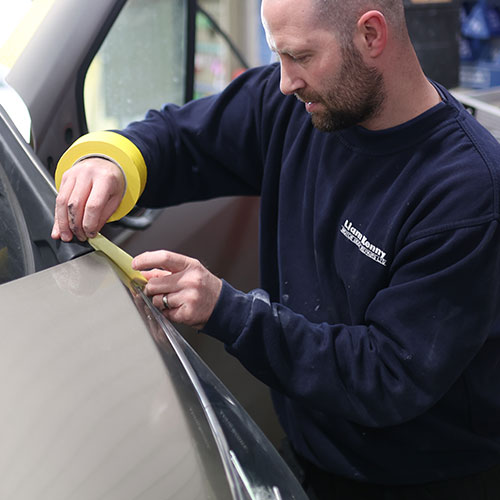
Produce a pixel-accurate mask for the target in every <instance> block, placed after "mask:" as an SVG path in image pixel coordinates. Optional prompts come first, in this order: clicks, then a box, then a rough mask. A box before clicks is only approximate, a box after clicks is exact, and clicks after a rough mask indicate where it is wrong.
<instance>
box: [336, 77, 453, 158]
mask: <svg viewBox="0 0 500 500" xmlns="http://www.w3.org/2000/svg"><path fill="white" fill-rule="evenodd" d="M432 83H433V84H434V85H435V87H436V89H437V90H438V92H439V93H440V95H441V98H442V101H441V102H440V103H438V104H436V105H435V106H433V107H432V108H430V109H428V110H427V111H425V112H424V113H422V114H421V115H419V116H417V117H416V118H413V119H412V120H410V121H408V122H405V123H403V124H401V125H397V126H396V127H391V128H388V129H384V130H368V129H366V128H364V127H361V126H359V125H356V126H354V127H350V128H348V129H345V130H342V131H340V132H338V137H339V139H340V140H341V141H342V142H343V143H344V144H345V145H346V146H347V147H348V148H350V149H353V150H356V151H357V152H365V153H367V154H371V155H386V154H390V153H395V152H397V151H403V150H404V149H406V148H409V147H413V146H415V145H416V144H418V143H419V142H421V141H423V140H425V139H426V138H427V137H428V136H429V135H430V134H432V133H433V132H435V131H436V130H437V129H439V128H442V127H443V125H444V123H445V122H446V121H448V120H452V119H456V117H457V115H458V113H459V109H460V108H459V106H460V105H459V104H458V103H457V101H456V100H455V99H454V98H453V97H452V96H451V95H450V94H449V93H448V92H447V91H446V90H445V89H444V88H443V87H441V86H439V85H438V84H435V83H434V82H432Z"/></svg>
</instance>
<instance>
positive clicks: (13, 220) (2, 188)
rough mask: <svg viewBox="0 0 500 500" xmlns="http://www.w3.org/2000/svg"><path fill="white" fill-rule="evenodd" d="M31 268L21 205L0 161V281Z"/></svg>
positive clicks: (31, 256) (30, 257)
mask: <svg viewBox="0 0 500 500" xmlns="http://www.w3.org/2000/svg"><path fill="white" fill-rule="evenodd" d="M33 271H34V262H33V255H32V252H31V243H30V239H29V234H28V230H27V229H26V225H25V223H24V218H23V215H22V210H21V207H20V206H19V203H18V201H17V199H16V197H15V194H14V192H13V190H12V188H11V186H10V184H9V181H8V180H7V175H6V174H5V172H4V170H3V166H2V164H1V163H0V284H1V283H5V282H7V281H12V280H14V279H17V278H21V277H23V276H25V275H26V274H29V273H31V272H33Z"/></svg>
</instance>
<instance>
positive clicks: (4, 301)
mask: <svg viewBox="0 0 500 500" xmlns="http://www.w3.org/2000/svg"><path fill="white" fill-rule="evenodd" d="M136 302H137V303H138V305H139V306H141V303H140V300H139V301H138V299H137V298H136ZM0 304H1V305H0V310H1V316H0V317H1V318H2V320H1V321H2V327H1V329H0V408H1V410H0V442H1V443H2V444H1V446H0V477H2V481H1V482H0V498H2V499H3V500H9V499H15V500H28V499H29V500H32V499H37V500H45V499H47V500H49V499H50V500H63V499H64V500H68V499H75V500H79V499H82V500H84V499H85V500H93V499H109V500H128V499H130V500H132V499H148V500H159V499H161V500H164V499H179V500H181V499H182V500H185V499H193V500H195V499H216V500H221V499H224V498H231V494H230V491H229V489H228V485H227V480H226V477H225V474H224V470H223V468H222V463H221V461H220V457H219V455H218V452H217V448H216V446H215V443H214V442H213V437H212V435H211V434H210V433H209V432H208V431H207V430H206V429H207V426H206V422H204V420H203V415H202V414H201V415H202V417H201V418H197V426H195V427H193V425H192V423H190V421H189V420H187V419H186V412H187V413H189V414H191V415H193V414H195V415H196V413H197V412H198V411H199V408H197V406H196V405H197V403H196V398H195V397H194V396H193V395H191V396H189V397H187V398H186V399H184V396H183V395H182V394H180V392H179V387H178V386H179V384H178V380H179V379H181V378H182V377H183V374H182V371H181V370H179V372H178V373H175V374H174V373H167V368H168V370H170V369H172V367H174V366H175V359H176V358H175V356H174V354H173V353H172V360H173V361H172V362H170V363H164V361H163V360H162V355H161V354H160V352H159V351H158V349H157V346H156V345H155V342H154V340H153V339H152V337H151V336H150V335H149V333H148V327H147V324H146V322H145V321H144V319H143V317H142V315H141V314H139V313H138V310H137V308H136V307H135V306H134V298H133V296H132V294H131V293H130V292H129V291H128V290H127V289H126V288H125V287H124V285H123V284H122V282H121V281H120V280H119V278H118V276H117V274H116V273H115V271H114V269H113V268H112V266H111V265H110V264H109V262H108V261H107V259H106V258H105V257H104V256H102V255H100V254H99V253H92V254H89V255H86V256H84V257H80V258H78V259H76V260H74V261H70V262H67V263H65V264H62V265H59V266H56V267H54V268H51V269H49V270H47V271H43V272H40V273H37V274H35V275H31V276H28V277H25V278H22V279H20V280H17V281H13V282H10V283H7V284H5V285H2V286H0ZM167 356H168V353H167ZM163 357H165V352H163ZM174 384H175V387H174ZM181 391H182V389H181ZM180 398H182V404H181V402H180Z"/></svg>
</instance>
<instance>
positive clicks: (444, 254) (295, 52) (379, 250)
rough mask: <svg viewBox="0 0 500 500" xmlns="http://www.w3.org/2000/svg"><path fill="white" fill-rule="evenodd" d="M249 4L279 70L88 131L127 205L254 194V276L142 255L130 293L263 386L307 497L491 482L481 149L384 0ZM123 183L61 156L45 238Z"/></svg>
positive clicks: (489, 222) (498, 314)
mask: <svg viewBox="0 0 500 500" xmlns="http://www.w3.org/2000/svg"><path fill="white" fill-rule="evenodd" d="M262 17H263V23H264V26H265V28H266V32H267V36H268V41H269V44H270V46H271V48H272V49H273V50H274V51H275V52H276V53H277V55H278V56H279V59H280V65H279V66H278V65H271V66H269V67H264V68H256V69H253V70H249V71H247V72H246V73H245V74H244V75H243V76H241V77H240V78H238V79H237V80H236V81H235V82H233V83H232V84H231V85H230V86H229V87H228V88H227V89H226V90H225V91H224V92H223V93H222V94H221V95H219V96H215V97H210V98H207V99H203V100H200V101H196V102H193V103H190V104H188V105H186V106H184V107H181V108H178V107H176V106H166V107H165V108H164V109H163V110H162V111H159V112H156V111H151V112H149V113H148V115H147V116H146V119H145V120H144V121H143V122H139V123H133V124H131V125H130V126H128V127H127V128H126V129H125V130H124V131H122V132H120V133H109V135H108V139H107V140H109V141H110V142H112V143H113V142H116V141H118V142H120V148H121V150H123V151H125V152H127V154H129V156H130V158H135V159H134V160H133V163H134V164H137V166H139V164H140V165H141V168H142V170H145V169H146V168H147V176H148V177H147V182H146V186H145V189H144V192H143V194H142V196H141V198H140V200H139V203H140V204H143V205H145V206H167V205H173V204H176V203H180V202H184V201H188V200H195V199H197V200H199V199H206V198H209V197H213V196H223V195H234V194H259V195H260V196H261V275H262V290H256V291H254V292H251V293H249V294H246V293H243V292H240V291H238V290H235V289H234V288H232V287H231V286H230V285H229V284H228V283H226V282H224V281H221V280H220V279H219V278H217V277H216V276H214V275H212V274H211V273H210V272H209V271H208V270H207V269H205V268H204V267H203V266H202V265H201V264H200V263H199V262H198V261H196V260H193V259H190V258H188V257H185V256H182V255H177V254H174V253H172V252H168V251H158V252H150V253H145V254H142V255H139V256H137V257H136V258H135V259H134V267H135V268H137V269H139V270H142V271H144V272H145V274H146V276H147V277H148V278H149V283H148V285H147V286H146V293H148V294H149V295H150V296H151V297H152V300H153V303H154V304H155V305H156V306H157V307H159V308H161V309H162V310H163V313H164V314H165V316H166V317H167V318H169V319H171V320H173V321H176V322H181V323H186V324H190V325H193V326H195V327H197V328H199V329H200V330H201V331H202V332H203V333H205V334H208V335H211V336H213V337H216V338H218V339H219V340H221V341H222V342H224V343H225V345H226V348H227V350H228V351H229V352H230V353H232V354H233V355H234V356H236V357H237V358H238V359H239V360H240V361H241V362H242V363H243V364H244V365H245V366H246V367H247V368H248V369H249V370H250V371H251V372H252V373H253V374H254V375H255V376H256V377H258V378H259V379H261V380H262V381H264V382H265V383H266V384H268V385H269V386H270V387H271V389H272V394H273V400H274V403H275V407H276V411H277V413H278V415H279V418H280V421H281V423H282V425H283V427H284V429H285V431H286V433H287V435H288V437H289V439H290V442H291V445H292V447H293V449H294V452H295V453H296V454H297V457H298V460H299V461H300V463H301V464H302V466H303V468H304V471H305V481H306V486H307V487H309V488H310V490H311V491H314V493H315V494H316V495H317V496H318V497H319V498H328V499H329V498H341V499H363V500H365V499H368V498H370V499H377V498H380V499H382V498H383V499H389V498H390V499H394V500H396V499H397V500H405V499H419V500H420V499H451V498H453V499H454V500H459V499H470V500H472V499H473V500H478V499H483V498H484V499H486V498H500V479H499V476H500V467H499V464H500V394H499V392H498V390H497V383H496V380H497V379H498V377H499V376H500V363H499V362H498V360H499V359H500V342H499V341H500V303H499V300H500V295H499V293H500V279H499V278H500V229H499V227H498V225H499V214H500V206H499V203H500V197H499V193H500V190H499V185H498V183H499V179H500V169H499V160H498V159H499V158H500V147H499V145H498V144H497V142H496V141H495V140H494V139H493V138H492V137H491V136H490V134H489V133H488V132H486V131H485V130H484V129H483V128H482V127H481V126H480V125H478V124H477V122H476V121H475V120H474V119H473V118H472V117H470V116H469V114H468V113H467V112H465V110H464V109H463V108H462V107H461V106H460V105H459V104H458V103H457V102H456V101H455V100H454V99H453V98H452V97H451V95H450V94H449V93H448V92H447V91H446V90H445V89H444V88H442V87H441V86H439V85H438V84H435V83H433V82H430V81H429V80H428V79H427V78H426V77H425V75H424V74H423V73H422V70H421V68H420V66H419V64H418V60H417V58H416V56H415V53H414V51H413V48H412V46H411V43H410V41H409V39H408V34H407V31H406V27H405V21H404V10H403V5H402V2H401V0H349V1H348V2H346V1H345V0H264V1H263V4H262ZM280 90H281V92H280ZM97 149H98V148H97ZM97 149H96V155H99V154H100V153H101V152H100V151H98V150H97ZM137 158H138V159H137ZM115 161H116V159H115ZM118 163H120V162H118ZM121 167H122V168H123V165H121ZM123 179H124V177H123V174H122V172H121V171H120V169H119V168H118V167H117V166H116V164H115V163H113V162H110V161H107V160H104V159H99V158H91V159H86V160H84V161H81V162H78V163H76V164H75V165H74V166H73V167H72V168H71V169H69V170H68V171H67V173H66V174H65V176H64V178H63V182H62V184H61V187H60V194H59V197H58V201H57V207H56V221H55V225H54V230H53V237H54V238H62V239H63V240H64V241H69V240H70V239H71V238H72V236H73V235H76V236H77V237H78V238H79V239H82V240H84V239H85V238H86V237H90V236H93V235H95V233H96V231H98V230H99V228H100V227H101V226H102V225H103V224H104V222H105V221H106V220H107V219H108V217H110V215H111V214H112V213H113V212H114V211H115V210H116V209H117V207H118V205H119V204H120V200H121V198H122V196H123V192H124V190H125V191H126V188H127V189H128V187H130V186H127V187H126V186H125V185H124V180H123Z"/></svg>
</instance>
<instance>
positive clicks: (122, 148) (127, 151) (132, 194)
mask: <svg viewBox="0 0 500 500" xmlns="http://www.w3.org/2000/svg"><path fill="white" fill-rule="evenodd" d="M92 155H95V156H99V155H103V156H105V157H109V158H111V159H112V160H113V161H115V162H116V163H117V164H118V165H120V167H121V168H122V169H123V172H124V173H125V177H126V178H127V189H126V191H125V194H124V196H123V199H122V201H121V203H120V206H119V207H118V208H117V209H116V211H115V213H114V214H113V215H112V216H111V217H110V218H109V219H108V222H111V221H114V220H118V219H121V218H122V217H124V216H125V215H127V214H128V213H129V212H130V210H132V208H134V206H135V204H136V203H137V200H138V199H139V197H140V196H141V194H142V192H143V191H144V188H145V186H146V178H147V169H146V164H145V162H144V158H143V156H142V154H141V152H140V151H139V149H138V148H137V146H136V145H135V144H134V143H133V142H132V141H130V140H129V139H127V138H126V137H124V136H122V135H120V134H117V133H115V132H108V131H105V132H91V133H89V134H86V135H83V136H82V137H80V138H79V139H77V140H76V141H75V142H74V143H73V144H72V145H71V146H70V147H69V149H68V150H67V151H66V152H65V153H64V154H63V155H62V156H61V159H60V160H59V163H58V164H57V169H56V172H55V183H56V188H57V189H58V190H59V187H60V185H61V180H62V176H63V174H64V173H65V172H66V171H67V170H69V169H70V168H71V167H72V166H73V165H74V164H75V163H76V162H77V161H78V160H80V159H82V158H84V157H86V156H92Z"/></svg>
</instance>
